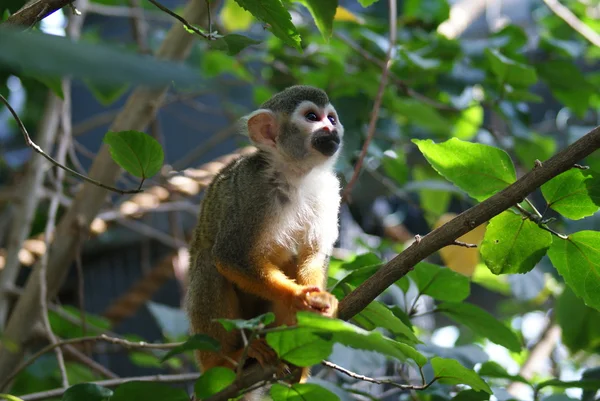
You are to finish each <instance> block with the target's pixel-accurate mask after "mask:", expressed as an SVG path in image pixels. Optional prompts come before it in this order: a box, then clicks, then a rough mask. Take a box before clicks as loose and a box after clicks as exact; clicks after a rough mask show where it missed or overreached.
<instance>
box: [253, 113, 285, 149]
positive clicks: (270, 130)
mask: <svg viewBox="0 0 600 401" xmlns="http://www.w3.org/2000/svg"><path fill="white" fill-rule="evenodd" d="M246 121H247V122H246V124H247V126H248V136H249V137H250V139H251V140H252V142H254V143H256V144H262V145H266V146H269V147H275V141H276V140H277V135H278V133H279V124H278V122H277V116H276V115H275V113H273V112H272V111H271V110H267V109H259V110H256V111H254V112H252V113H251V114H250V115H248V117H247V120H246Z"/></svg>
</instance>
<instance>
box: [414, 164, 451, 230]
mask: <svg viewBox="0 0 600 401" xmlns="http://www.w3.org/2000/svg"><path fill="white" fill-rule="evenodd" d="M412 172H413V175H414V179H415V180H416V181H417V182H421V183H422V182H423V181H427V180H431V181H433V182H434V183H436V182H444V181H443V180H442V179H441V177H440V175H439V174H438V173H437V172H436V171H435V170H434V169H433V168H431V167H430V166H429V165H427V164H424V165H420V166H415V167H414V168H413V169H412ZM418 193H419V199H420V200H421V209H422V210H423V211H424V212H425V218H426V219H427V222H428V223H429V224H430V225H433V224H434V223H435V222H436V221H437V219H438V218H439V217H440V216H441V215H442V214H444V213H446V211H447V210H448V206H449V205H450V200H451V198H452V194H451V193H450V192H448V191H446V190H443V189H420V190H419V191H418Z"/></svg>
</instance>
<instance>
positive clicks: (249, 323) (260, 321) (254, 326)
mask: <svg viewBox="0 0 600 401" xmlns="http://www.w3.org/2000/svg"><path fill="white" fill-rule="evenodd" d="M217 321H218V322H219V323H221V324H222V325H223V327H225V330H227V331H231V330H234V329H238V330H242V329H246V330H258V329H261V328H263V327H265V326H267V325H269V324H271V323H273V321H275V314H274V313H273V312H267V313H265V314H263V315H260V316H257V317H255V318H252V319H248V320H243V319H217Z"/></svg>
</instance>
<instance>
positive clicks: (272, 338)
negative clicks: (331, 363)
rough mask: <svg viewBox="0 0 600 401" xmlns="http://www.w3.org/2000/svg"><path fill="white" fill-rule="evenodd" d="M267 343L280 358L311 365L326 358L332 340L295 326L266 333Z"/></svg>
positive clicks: (300, 364)
mask: <svg viewBox="0 0 600 401" xmlns="http://www.w3.org/2000/svg"><path fill="white" fill-rule="evenodd" d="M267 344H269V345H270V346H271V348H273V349H274V350H275V352H277V355H279V357H280V358H281V359H284V360H286V361H288V362H291V363H293V364H294V365H296V366H312V365H316V364H318V363H321V361H322V360H323V359H325V358H327V357H328V356H329V355H330V354H331V351H332V350H333V342H332V341H331V339H327V338H325V337H324V336H318V335H316V334H314V333H313V332H312V330H311V329H305V328H295V329H290V330H285V331H275V332H271V333H267Z"/></svg>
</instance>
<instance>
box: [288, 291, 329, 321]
mask: <svg viewBox="0 0 600 401" xmlns="http://www.w3.org/2000/svg"><path fill="white" fill-rule="evenodd" d="M295 301H296V302H295V305H294V306H295V307H296V309H297V310H306V311H311V312H317V313H319V314H321V315H323V316H327V317H335V316H337V309H338V300H337V298H336V297H335V296H333V295H332V294H330V293H328V292H326V291H321V289H320V288H319V287H304V288H303V289H302V291H301V293H300V294H299V295H298V296H297V297H296V300H295Z"/></svg>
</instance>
